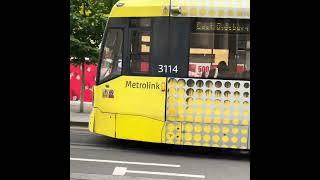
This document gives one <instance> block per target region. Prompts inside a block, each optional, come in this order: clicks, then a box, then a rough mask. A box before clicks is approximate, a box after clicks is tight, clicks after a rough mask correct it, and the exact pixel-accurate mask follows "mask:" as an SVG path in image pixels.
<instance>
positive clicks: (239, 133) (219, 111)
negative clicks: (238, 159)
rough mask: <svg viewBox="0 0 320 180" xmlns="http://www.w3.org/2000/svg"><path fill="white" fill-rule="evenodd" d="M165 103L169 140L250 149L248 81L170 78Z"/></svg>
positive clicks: (187, 143) (171, 141) (167, 136)
mask: <svg viewBox="0 0 320 180" xmlns="http://www.w3.org/2000/svg"><path fill="white" fill-rule="evenodd" d="M166 103H167V104H166V125H165V130H166V131H165V134H166V135H165V142H166V143H170V144H183V145H197V146H198V145H199V144H200V146H210V147H228V148H240V147H246V148H248V149H249V147H250V146H249V143H250V138H249V137H250V136H249V130H250V127H249V125H250V82H249V81H237V80H213V79H191V78H168V86H167V102H166Z"/></svg>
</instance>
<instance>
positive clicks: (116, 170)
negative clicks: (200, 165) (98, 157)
mask: <svg viewBox="0 0 320 180" xmlns="http://www.w3.org/2000/svg"><path fill="white" fill-rule="evenodd" d="M126 173H136V174H153V175H162V176H180V177H192V178H200V179H204V178H206V177H205V176H204V175H197V174H179V173H167V172H153V171H134V170H127V168H126V167H115V168H114V171H113V173H112V175H115V176H124V175H125V174H126Z"/></svg>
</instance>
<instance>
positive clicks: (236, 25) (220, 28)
mask: <svg viewBox="0 0 320 180" xmlns="http://www.w3.org/2000/svg"><path fill="white" fill-rule="evenodd" d="M194 31H201V32H206V31H207V32H228V33H249V32H250V24H249V21H241V22H237V21H236V20H234V21H223V20H219V21H196V22H195V24H194Z"/></svg>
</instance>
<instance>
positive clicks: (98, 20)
mask: <svg viewBox="0 0 320 180" xmlns="http://www.w3.org/2000/svg"><path fill="white" fill-rule="evenodd" d="M117 1H118V0H70V63H72V64H75V65H81V69H82V77H81V79H82V80H81V92H80V112H83V98H84V83H85V74H84V72H85V68H84V66H85V64H91V63H97V61H98V57H99V45H100V43H101V39H102V36H103V31H104V27H105V25H106V22H107V18H108V15H109V13H110V11H111V9H112V7H113V5H114V4H115V3H116V2H117ZM86 59H88V60H86Z"/></svg>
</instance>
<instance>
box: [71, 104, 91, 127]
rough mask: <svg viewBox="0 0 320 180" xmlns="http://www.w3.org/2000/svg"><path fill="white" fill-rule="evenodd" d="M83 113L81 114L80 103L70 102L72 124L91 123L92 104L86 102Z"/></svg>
mask: <svg viewBox="0 0 320 180" xmlns="http://www.w3.org/2000/svg"><path fill="white" fill-rule="evenodd" d="M83 107H84V108H83V110H84V112H83V113H80V102H79V101H70V122H71V123H83V124H85V123H89V117H90V112H91V110H92V102H84V106H83Z"/></svg>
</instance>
